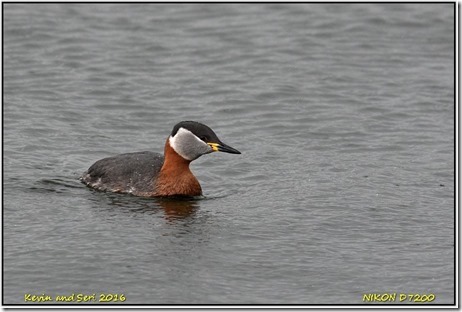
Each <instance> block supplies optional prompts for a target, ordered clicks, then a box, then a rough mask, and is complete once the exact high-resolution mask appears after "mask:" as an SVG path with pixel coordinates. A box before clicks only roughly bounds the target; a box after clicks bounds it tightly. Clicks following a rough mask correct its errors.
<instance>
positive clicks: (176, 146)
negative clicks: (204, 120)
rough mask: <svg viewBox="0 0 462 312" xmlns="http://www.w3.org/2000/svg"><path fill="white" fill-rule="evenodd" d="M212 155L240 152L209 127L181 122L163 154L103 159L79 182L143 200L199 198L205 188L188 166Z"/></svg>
mask: <svg viewBox="0 0 462 312" xmlns="http://www.w3.org/2000/svg"><path fill="white" fill-rule="evenodd" d="M212 152H225V153H231V154H240V153H241V152H239V151H238V150H236V149H234V148H232V147H231V146H228V145H226V144H224V143H223V142H221V141H220V139H219V138H218V137H217V135H216V134H215V132H213V130H212V129H210V128H209V127H208V126H206V125H204V124H201V123H199V122H196V121H181V122H179V123H178V124H176V125H175V126H174V127H173V130H172V132H171V134H170V136H169V137H168V138H167V141H166V142H165V147H164V155H161V154H158V153H154V152H146V151H145V152H135V153H126V154H119V155H116V156H112V157H108V158H104V159H100V160H98V161H97V162H95V163H94V164H93V165H92V166H91V167H90V168H89V169H88V170H87V171H85V172H84V174H83V175H82V176H81V177H80V181H81V182H82V183H84V184H86V185H87V186H89V187H92V188H95V189H97V190H100V191H110V192H115V193H129V194H133V195H136V196H143V197H161V196H199V195H202V188H201V185H200V184H199V181H198V180H197V178H196V177H195V176H194V175H193V173H192V172H191V170H190V169H189V164H190V163H191V161H193V160H195V159H197V158H199V157H200V156H202V155H204V154H209V153H212Z"/></svg>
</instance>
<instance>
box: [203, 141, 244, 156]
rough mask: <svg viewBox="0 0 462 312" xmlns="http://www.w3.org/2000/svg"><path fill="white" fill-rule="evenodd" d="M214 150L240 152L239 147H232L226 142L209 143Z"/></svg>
mask: <svg viewBox="0 0 462 312" xmlns="http://www.w3.org/2000/svg"><path fill="white" fill-rule="evenodd" d="M207 144H208V145H209V146H210V147H211V148H212V150H213V151H214V152H225V153H231V154H240V153H241V152H239V151H238V150H237V149H235V148H232V147H231V146H229V145H226V144H225V143H221V142H220V143H207Z"/></svg>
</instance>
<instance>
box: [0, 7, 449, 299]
mask: <svg viewBox="0 0 462 312" xmlns="http://www.w3.org/2000/svg"><path fill="white" fill-rule="evenodd" d="M3 9H4V12H3V13H4V20H3V32H4V37H3V40H4V42H3V43H4V45H3V57H4V63H3V79H4V80H3V87H4V88H3V266H4V268H3V270H4V271H3V282H4V284H3V303H4V304H31V303H32V304H43V303H38V302H33V301H28V300H27V298H26V297H27V295H28V294H29V295H31V296H32V295H36V296H41V295H44V296H50V298H51V299H52V300H51V301H49V302H46V303H51V304H55V303H57V302H56V296H69V297H68V298H72V297H71V296H72V294H74V296H75V297H73V301H70V302H72V303H79V302H78V301H77V295H79V294H80V295H89V296H91V295H95V297H94V298H95V299H94V300H93V299H89V301H88V302H87V303H94V304H107V303H105V302H100V298H101V295H105V294H112V295H114V296H113V297H112V298H113V299H112V303H123V304H149V305H155V304H332V305H334V304H363V303H374V304H380V302H379V301H374V302H367V301H365V300H364V295H365V294H393V293H396V294H398V295H399V294H420V295H422V296H428V295H431V294H432V295H434V299H433V300H432V302H431V304H454V301H455V297H454V295H455V294H454V292H455V288H454V282H455V280H454V274H455V267H454V262H455V247H454V244H455V242H454V229H455V227H454V225H455V201H454V196H455V194H454V190H455V184H454V179H455V177H454V156H455V155H454V144H455V142H454V139H455V138H454V133H455V131H454V129H455V128H454V127H455V124H454V118H455V112H454V110H455V100H454V87H455V81H454V67H455V64H454V46H455V44H454V39H455V36H454V18H455V16H454V10H455V5H454V4H451V3H437V4H430V3H423V4H422V3H420V4H399V3H394V4H393V3H392V4H390V3H388V4H385V3H370V4H347V3H344V4H319V3H318V4H314V3H311V4H237V3H235V4H89V3H86V4H65V3H51V4H31V3H23V4H19V3H4V4H3ZM181 120H196V121H200V122H202V123H205V124H207V125H208V126H210V127H211V128H212V129H214V130H215V132H216V133H217V135H218V136H219V137H220V138H221V139H222V141H223V142H225V143H226V144H228V145H230V146H232V147H234V148H236V149H238V150H240V151H241V152H242V154H241V155H231V154H225V153H213V154H210V155H205V156H202V157H201V158H199V159H198V160H196V161H194V162H193V163H192V164H191V168H192V171H193V172H194V174H195V175H196V176H197V178H198V180H199V181H200V183H201V185H202V189H203V190H204V197H203V198H198V199H191V200H183V201H180V200H161V199H153V198H139V197H135V196H130V195H121V194H112V193H104V192H98V191H94V190H92V189H89V188H87V187H86V186H84V185H83V184H81V183H80V182H79V180H78V178H79V176H80V175H81V174H82V173H83V172H84V171H85V170H86V169H88V167H89V166H90V165H92V164H93V163H94V162H95V161H96V160H98V159H101V158H104V157H108V156H112V155H116V154H118V153H125V152H134V151H144V150H151V151H155V152H160V153H162V152H163V146H164V143H165V140H166V139H167V137H168V135H169V133H170V132H171V130H172V128H173V126H174V125H175V124H176V123H177V122H179V121H181ZM115 295H117V296H115ZM121 295H123V296H122V297H120V296H121ZM25 296H26V297H25ZM88 298H91V297H88ZM115 298H119V299H120V298H122V300H124V301H123V302H122V301H120V300H119V301H115V300H116V299H115ZM422 298H423V297H422ZM427 298H428V297H427ZM81 303H83V302H81ZM388 303H392V304H396V303H400V302H399V300H398V299H397V300H396V301H389V302H388ZM401 303H413V302H412V301H408V300H406V301H404V302H401Z"/></svg>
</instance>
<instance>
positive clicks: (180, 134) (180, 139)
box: [169, 128, 210, 160]
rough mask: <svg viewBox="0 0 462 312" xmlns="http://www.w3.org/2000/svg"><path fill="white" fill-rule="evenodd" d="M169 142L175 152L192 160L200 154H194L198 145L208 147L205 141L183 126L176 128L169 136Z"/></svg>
mask: <svg viewBox="0 0 462 312" xmlns="http://www.w3.org/2000/svg"><path fill="white" fill-rule="evenodd" d="M169 143H170V146H171V147H172V148H173V149H174V150H175V152H177V153H178V154H179V155H180V156H181V157H183V158H184V159H187V160H194V159H196V158H197V157H199V156H200V155H197V154H196V150H197V149H198V147H201V149H202V148H203V147H207V148H210V147H209V146H208V145H207V143H205V142H204V141H202V140H201V139H199V138H198V137H197V136H196V135H195V134H194V133H192V132H191V131H189V130H187V129H185V128H180V129H178V131H177V133H176V134H175V136H173V137H172V136H170V138H169ZM195 147H196V148H195Z"/></svg>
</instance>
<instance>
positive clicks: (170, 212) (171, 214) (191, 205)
mask: <svg viewBox="0 0 462 312" xmlns="http://www.w3.org/2000/svg"><path fill="white" fill-rule="evenodd" d="M156 202H157V204H158V205H159V206H160V207H162V209H163V211H164V217H165V219H166V220H167V221H170V222H173V221H175V220H178V219H186V218H189V217H193V216H194V215H195V213H196V212H197V210H198V209H199V201H198V200H197V199H194V198H181V197H179V198H161V199H157V200H156Z"/></svg>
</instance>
